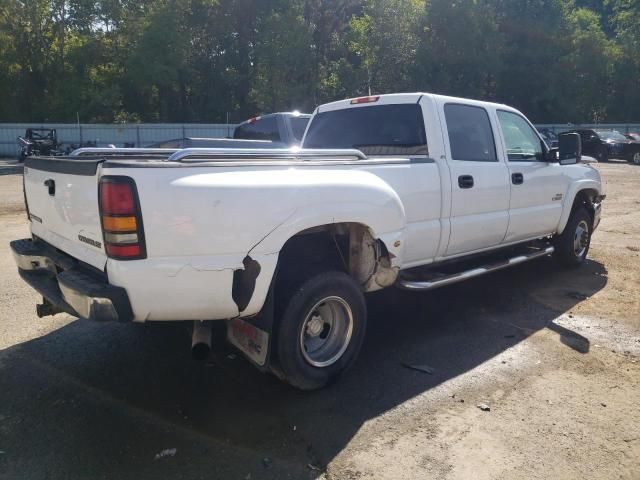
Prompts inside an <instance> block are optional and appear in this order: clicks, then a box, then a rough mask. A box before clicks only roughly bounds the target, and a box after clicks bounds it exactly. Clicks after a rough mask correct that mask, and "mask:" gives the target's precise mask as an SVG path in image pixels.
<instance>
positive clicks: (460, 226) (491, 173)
mask: <svg viewBox="0 0 640 480" xmlns="http://www.w3.org/2000/svg"><path fill="white" fill-rule="evenodd" d="M443 113H444V118H445V128H446V132H445V138H448V142H445V144H446V145H445V147H446V154H447V163H448V165H449V170H450V172H451V182H452V185H451V190H452V192H451V216H450V222H451V234H450V237H449V244H448V246H447V249H446V252H445V256H451V255H459V254H464V253H471V252H473V251H476V250H481V249H484V248H489V247H493V246H496V245H499V244H500V243H501V242H502V241H503V239H504V236H505V233H506V231H507V225H508V223H509V180H508V172H507V166H506V165H505V163H504V162H502V161H500V160H499V159H498V156H497V153H496V142H495V137H494V133H493V132H494V127H493V126H492V122H491V120H490V118H489V113H488V112H487V110H486V109H485V108H483V107H480V106H475V105H465V104H457V103H446V104H444V106H443Z"/></svg>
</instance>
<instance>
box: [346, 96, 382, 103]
mask: <svg viewBox="0 0 640 480" xmlns="http://www.w3.org/2000/svg"><path fill="white" fill-rule="evenodd" d="M378 100H380V95H376V96H374V97H359V98H354V99H353V100H351V105H357V104H359V103H372V102H377V101H378Z"/></svg>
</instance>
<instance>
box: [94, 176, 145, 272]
mask: <svg viewBox="0 0 640 480" xmlns="http://www.w3.org/2000/svg"><path fill="white" fill-rule="evenodd" d="M98 198H99V203H100V219H101V224H102V237H103V239H104V248H105V250H106V252H107V256H109V258H114V259H116V260H138V259H141V258H147V251H146V248H145V243H144V228H143V227H142V215H141V212H140V202H139V200H138V191H137V189H136V184H135V182H134V181H133V179H132V178H130V177H121V176H115V175H113V176H111V175H108V176H104V177H102V178H101V179H100V186H99V190H98Z"/></svg>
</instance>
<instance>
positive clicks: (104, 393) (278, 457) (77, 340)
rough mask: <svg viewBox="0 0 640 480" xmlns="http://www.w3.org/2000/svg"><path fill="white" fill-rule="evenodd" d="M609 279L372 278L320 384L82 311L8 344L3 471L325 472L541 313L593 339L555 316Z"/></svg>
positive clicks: (583, 344)
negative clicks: (361, 332) (442, 284)
mask: <svg viewBox="0 0 640 480" xmlns="http://www.w3.org/2000/svg"><path fill="white" fill-rule="evenodd" d="M606 282H607V271H606V269H605V267H604V266H603V265H602V264H599V263H597V262H593V261H589V262H587V263H586V264H585V265H583V266H582V267H581V268H579V269H577V270H573V271H564V270H559V269H558V267H557V266H556V264H555V262H553V260H551V259H543V260H539V261H535V262H531V263H529V264H525V265H522V266H520V267H518V268H516V269H511V270H505V271H502V272H498V273H494V274H491V275H487V276H485V277H483V278H480V279H477V280H474V281H469V282H466V283H463V284H458V285H454V286H451V287H447V288H442V289H439V290H435V291H433V292H429V293H422V294H416V293H408V292H401V291H397V290H390V291H385V292H380V293H376V294H373V295H371V296H370V297H369V298H368V306H369V329H368V333H367V339H366V341H365V346H364V348H363V350H362V352H361V355H360V358H359V361H358V362H357V363H356V365H355V366H354V368H353V369H352V370H350V371H349V372H348V373H347V374H345V375H344V377H343V378H342V379H341V380H340V381H339V382H338V383H336V384H335V385H332V386H330V387H328V388H326V389H325V390H322V391H319V392H313V393H308V392H307V393H305V392H298V391H295V390H293V389H291V388H289V387H287V386H286V385H284V384H281V383H280V382H279V381H277V380H276V379H275V378H273V377H271V376H269V375H263V374H261V373H259V372H258V371H257V370H255V369H254V368H253V367H252V366H250V365H249V363H248V362H247V361H245V360H244V359H242V358H241V357H240V356H239V355H237V356H236V357H235V358H234V357H233V355H229V353H230V352H232V351H231V350H230V349H229V350H228V351H227V352H225V353H223V354H220V355H219V356H218V360H217V361H215V362H213V363H212V364H209V365H199V364H194V361H193V360H192V359H191V357H190V351H189V337H188V333H187V332H186V329H185V328H184V327H183V326H179V325H173V324H172V325H166V326H161V327H157V326H156V327H145V326H140V325H118V324H97V323H90V322H86V321H76V322H72V323H70V324H69V325H67V326H66V327H64V328H62V329H59V330H57V331H55V332H52V333H50V334H47V335H45V336H43V337H41V338H37V339H34V340H32V341H29V342H26V343H24V344H21V345H19V346H15V347H12V348H9V349H7V350H4V351H2V352H0V392H1V393H0V402H1V403H0V448H2V450H4V454H2V455H0V476H3V477H4V478H13V477H20V478H45V477H46V478H61V477H64V478H79V477H82V478H89V477H90V478H120V479H122V478H151V477H153V478H205V477H206V478H241V479H244V478H253V479H256V478H313V477H317V476H318V475H319V474H320V473H319V471H318V470H316V467H318V468H320V469H322V468H323V467H324V466H325V465H326V464H327V463H328V462H330V461H331V460H332V459H333V458H334V457H335V456H336V455H337V454H338V453H339V452H340V451H342V450H343V449H344V447H345V446H346V445H347V444H348V443H349V441H350V440H351V439H352V438H353V437H354V435H355V434H356V433H357V432H358V430H359V429H360V428H361V426H362V425H363V424H364V423H365V422H366V421H367V420H369V419H372V418H375V417H377V416H379V415H381V414H384V413H385V412H387V411H389V410H390V409H393V408H395V407H398V406H399V405H401V404H402V403H404V402H405V401H407V400H410V399H412V398H414V397H415V396H417V395H420V394H422V393H424V392H426V391H428V390H430V389H434V388H436V387H438V386H439V385H441V384H443V383H445V382H447V381H448V380H450V379H453V378H455V377H458V376H459V375H461V374H464V373H465V372H468V371H470V370H472V369H474V368H476V367H478V366H479V365H480V364H482V363H484V362H486V361H488V360H490V359H492V358H493V357H495V356H496V355H499V354H500V353H502V352H505V351H506V350H507V349H510V348H511V347H514V346H515V345H517V344H518V343H519V342H521V341H522V340H524V339H525V338H527V337H528V336H530V335H532V334H533V333H535V332H537V331H539V330H541V329H544V328H549V329H552V330H553V331H555V332H557V333H558V334H559V336H560V340H561V341H562V342H563V343H564V344H566V345H567V348H573V349H575V350H577V351H579V352H583V353H584V352H587V351H588V350H589V340H588V339H587V338H584V337H582V336H580V335H578V334H576V333H575V332H572V331H570V330H567V329H566V328H564V327H561V326H559V325H557V324H555V323H554V322H553V321H554V319H555V318H556V317H557V316H558V315H559V314H561V313H564V312H568V311H570V310H571V308H572V307H573V306H574V305H575V304H576V303H578V302H580V301H581V300H582V299H584V298H586V297H589V296H591V295H593V294H594V293H595V292H597V291H599V290H600V289H602V288H603V287H604V286H605V284H606ZM534 298H535V299H534ZM176 300H177V299H176ZM34 321H36V320H35V318H34ZM39 321H42V322H45V321H46V319H43V320H39ZM403 362H404V363H413V364H426V365H429V366H430V367H431V368H432V369H433V374H431V375H429V374H425V373H421V372H418V371H415V370H410V369H407V368H405V367H403V366H402V363H403ZM425 415H428V412H425ZM173 448H176V449H177V450H176V451H175V455H174V454H173V453H174V452H173V451H172V450H169V451H168V452H165V455H166V456H165V457H164V458H159V459H154V458H155V457H154V456H155V455H156V454H158V453H159V452H161V451H163V450H165V449H173Z"/></svg>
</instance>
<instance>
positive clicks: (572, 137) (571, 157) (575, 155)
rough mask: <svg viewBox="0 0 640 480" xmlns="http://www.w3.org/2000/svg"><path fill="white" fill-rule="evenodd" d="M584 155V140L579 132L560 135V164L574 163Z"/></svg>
mask: <svg viewBox="0 0 640 480" xmlns="http://www.w3.org/2000/svg"><path fill="white" fill-rule="evenodd" d="M581 157H582V141H581V140H580V135H579V134H577V133H561V134H560V135H558V160H559V161H560V165H573V164H575V163H578V162H579V161H580V158H581Z"/></svg>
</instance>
